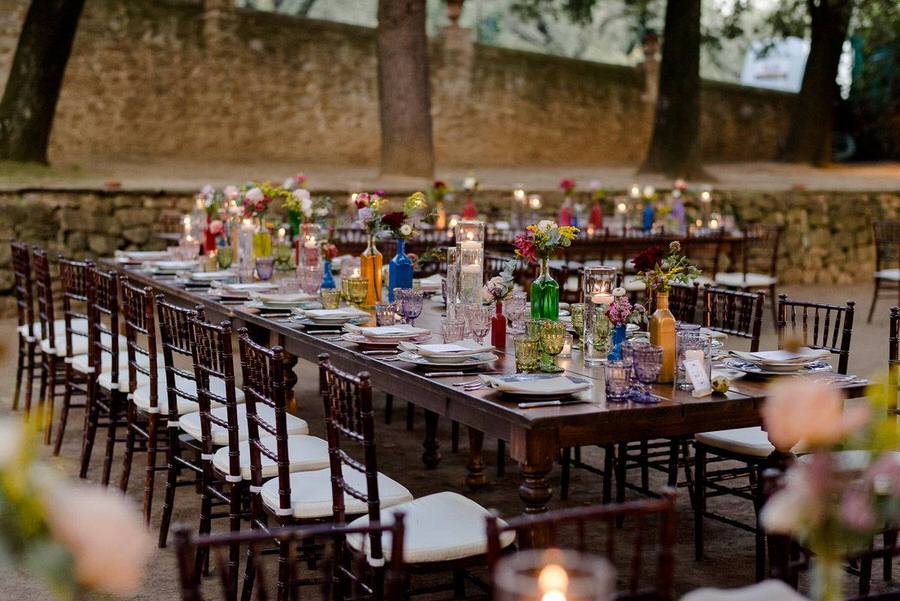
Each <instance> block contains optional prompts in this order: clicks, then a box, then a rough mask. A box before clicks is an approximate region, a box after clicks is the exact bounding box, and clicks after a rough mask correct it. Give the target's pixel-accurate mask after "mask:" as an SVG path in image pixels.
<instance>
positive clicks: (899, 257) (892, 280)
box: [867, 221, 900, 323]
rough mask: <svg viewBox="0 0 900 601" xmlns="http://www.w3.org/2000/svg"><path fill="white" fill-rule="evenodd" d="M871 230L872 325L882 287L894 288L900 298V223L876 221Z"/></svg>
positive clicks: (870, 310)
mask: <svg viewBox="0 0 900 601" xmlns="http://www.w3.org/2000/svg"><path fill="white" fill-rule="evenodd" d="M872 228H873V234H874V239H875V273H874V274H873V277H874V279H875V291H874V293H873V294H872V304H871V305H870V306H869V317H868V320H867V321H868V322H869V323H872V315H874V314H875V305H876V303H878V294H879V293H880V292H881V287H882V286H890V287H892V288H896V289H897V293H898V296H900V222H897V221H876V222H875V223H874V224H872Z"/></svg>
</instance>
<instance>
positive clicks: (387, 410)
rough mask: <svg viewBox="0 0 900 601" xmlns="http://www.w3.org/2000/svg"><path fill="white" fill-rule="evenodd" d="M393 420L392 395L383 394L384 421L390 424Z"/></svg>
mask: <svg viewBox="0 0 900 601" xmlns="http://www.w3.org/2000/svg"><path fill="white" fill-rule="evenodd" d="M393 420H394V395H392V394H386V395H384V423H385V424H388V425H390V423H391V422H392V421H393Z"/></svg>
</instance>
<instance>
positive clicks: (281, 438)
mask: <svg viewBox="0 0 900 601" xmlns="http://www.w3.org/2000/svg"><path fill="white" fill-rule="evenodd" d="M237 333H238V341H239V344H240V352H241V375H242V376H243V382H242V384H241V388H242V390H243V391H244V404H245V406H246V409H247V440H248V442H249V445H250V485H251V488H250V490H251V492H252V493H253V495H254V499H253V502H254V504H256V506H257V507H259V503H260V499H259V493H260V488H261V487H262V485H263V476H262V458H263V457H264V456H265V457H268V458H269V459H270V460H272V461H274V462H275V465H276V467H277V474H278V476H277V477H278V510H277V513H278V514H279V515H280V516H288V515H291V471H290V457H289V455H288V428H287V406H288V400H289V395H291V394H292V392H291V386H290V384H289V382H288V379H287V378H288V374H287V373H286V371H287V370H286V369H285V352H284V349H282V348H281V347H280V346H276V347H274V348H271V349H269V348H266V347H264V346H262V345H259V344H257V343H255V342H253V340H251V339H250V335H249V333H248V332H247V329H246V328H240V329H239V330H238V331H237ZM262 407H270V408H271V409H272V411H273V413H274V416H275V417H274V422H273V421H272V420H271V419H266V417H265V415H264V414H263V412H261V411H260V409H261V408H262ZM263 436H266V437H272V436H274V437H275V441H276V443H275V447H276V448H275V450H272V449H271V448H269V447H268V446H267V445H265V444H263V442H262V437H263Z"/></svg>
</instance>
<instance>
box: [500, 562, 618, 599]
mask: <svg viewBox="0 0 900 601" xmlns="http://www.w3.org/2000/svg"><path fill="white" fill-rule="evenodd" d="M615 581H616V578H615V568H613V566H612V565H611V564H610V563H609V562H608V561H607V560H605V559H603V558H601V557H597V556H593V555H588V554H584V553H578V552H576V551H568V550H567V551H562V550H560V549H528V550H524V551H519V552H518V553H512V554H509V555H507V556H506V557H504V558H503V559H501V560H500V561H499V562H498V563H497V567H496V569H495V571H494V599H495V601H611V600H612V599H613V598H614V596H615Z"/></svg>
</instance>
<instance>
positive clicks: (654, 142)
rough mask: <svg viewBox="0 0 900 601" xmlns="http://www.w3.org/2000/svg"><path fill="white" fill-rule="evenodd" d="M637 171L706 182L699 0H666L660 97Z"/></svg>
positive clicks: (660, 69) (660, 70)
mask: <svg viewBox="0 0 900 601" xmlns="http://www.w3.org/2000/svg"><path fill="white" fill-rule="evenodd" d="M638 172H639V173H660V172H661V173H664V174H665V175H667V176H669V177H681V178H685V179H688V178H694V179H696V178H699V177H704V178H709V176H708V175H707V174H706V173H705V172H704V170H703V167H702V165H701V161H700V0H668V2H666V23H665V32H664V33H663V46H662V61H660V68H659V96H658V99H657V102H656V113H655V115H654V118H653V135H652V137H651V139H650V147H649V148H648V149H647V155H646V158H645V159H644V163H643V165H641V168H640V169H639V171H638Z"/></svg>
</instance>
